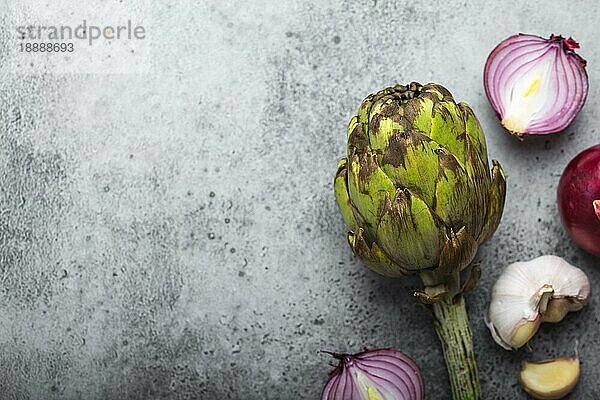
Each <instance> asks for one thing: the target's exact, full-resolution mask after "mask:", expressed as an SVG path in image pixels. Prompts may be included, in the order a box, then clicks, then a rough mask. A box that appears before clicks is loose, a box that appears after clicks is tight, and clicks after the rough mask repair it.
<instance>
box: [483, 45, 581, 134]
mask: <svg viewBox="0 0 600 400" xmlns="http://www.w3.org/2000/svg"><path fill="white" fill-rule="evenodd" d="M578 48H579V44H578V43H577V42H576V41H575V40H573V39H572V38H570V37H569V38H568V39H565V38H563V37H562V36H555V35H550V38H549V39H546V38H543V37H540V36H535V35H526V34H522V33H520V34H518V35H514V36H511V37H509V38H508V39H506V40H504V41H502V42H501V43H500V44H499V45H498V46H496V48H495V49H494V50H493V51H492V53H491V54H490V55H489V56H488V59H487V61H486V63H485V69H484V72H483V83H484V86H485V93H486V94H487V97H488V99H489V101H490V103H491V104H492V107H493V108H494V110H495V111H496V114H497V115H498V117H499V118H500V120H501V121H502V125H503V126H504V127H505V128H506V129H507V130H508V131H509V132H511V133H513V134H515V135H518V136H523V135H544V134H548V133H555V132H559V131H562V130H563V129H565V128H566V127H567V126H569V124H570V123H571V122H573V119H574V118H575V116H576V115H577V113H578V112H579V111H580V110H581V107H583V103H585V99H586V97H587V93H588V77H587V73H586V71H585V65H586V61H585V60H584V59H583V58H581V57H580V56H579V55H578V54H576V53H575V49H578Z"/></svg>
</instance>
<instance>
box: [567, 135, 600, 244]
mask: <svg viewBox="0 0 600 400" xmlns="http://www.w3.org/2000/svg"><path fill="white" fill-rule="evenodd" d="M558 210H559V212H560V218H561V220H562V223H563V226H564V227H565V229H566V230H567V232H568V233H569V236H571V238H572V239H573V240H574V241H575V243H577V244H578V245H579V246H581V247H582V248H583V249H584V250H586V251H588V252H590V253H592V254H594V255H597V256H600V144H598V145H596V146H592V147H590V148H589V149H587V150H584V151H583V152H581V153H579V154H578V155H577V156H576V157H575V158H574V159H573V160H571V162H570V163H569V165H567V168H565V170H564V172H563V174H562V176H561V178H560V182H559V183H558Z"/></svg>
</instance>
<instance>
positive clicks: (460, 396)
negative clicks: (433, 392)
mask: <svg viewBox="0 0 600 400" xmlns="http://www.w3.org/2000/svg"><path fill="white" fill-rule="evenodd" d="M433 313H434V316H435V320H434V324H435V331H436V333H437V335H438V337H439V338H440V341H441V342H442V348H443V351H444V358H445V359H446V367H447V368H448V374H449V375H450V386H451V387H452V398H453V399H454V400H477V399H479V398H480V397H481V388H480V386H479V372H478V371H477V364H476V362H475V354H474V351H473V337H472V334H471V329H470V328H469V318H468V316H467V309H466V307H465V300H464V299H463V296H462V295H460V294H459V295H457V296H456V297H455V298H454V301H451V300H447V301H439V302H437V303H435V304H433Z"/></svg>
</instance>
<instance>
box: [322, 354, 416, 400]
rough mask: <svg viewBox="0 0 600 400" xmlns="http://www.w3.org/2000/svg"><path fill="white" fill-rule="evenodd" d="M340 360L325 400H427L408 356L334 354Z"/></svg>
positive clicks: (328, 386)
mask: <svg viewBox="0 0 600 400" xmlns="http://www.w3.org/2000/svg"><path fill="white" fill-rule="evenodd" d="M330 354H332V355H333V356H334V357H335V358H337V359H339V360H340V363H339V364H338V366H337V367H336V368H335V369H334V370H333V371H331V373H330V374H329V380H328V381H327V384H326V385H325V388H324V389H323V394H322V395H321V400H371V399H379V400H423V398H424V391H423V378H422V377H421V372H420V371H419V367H417V365H416V364H415V362H414V361H413V360H411V359H410V358H409V357H408V356H407V355H405V354H403V353H401V352H399V351H396V350H394V349H376V350H365V351H363V352H362V353H358V354H354V355H350V354H338V353H330Z"/></svg>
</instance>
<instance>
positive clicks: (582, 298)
mask: <svg viewBox="0 0 600 400" xmlns="http://www.w3.org/2000/svg"><path fill="white" fill-rule="evenodd" d="M589 295H590V282H589V280H588V278H587V276H586V275H585V273H584V272H583V271H582V270H580V269H579V268H577V267H574V266H572V265H571V264H569V263H568V262H566V261H565V260H563V259H562V258H560V257H557V256H552V255H546V256H541V257H538V258H535V259H533V260H531V261H525V262H516V263H513V264H510V265H509V266H508V267H506V269H505V270H504V272H503V273H502V275H501V276H500V278H499V279H498V281H497V282H496V284H495V285H494V289H493V290H492V300H491V304H490V308H489V311H488V315H487V317H486V324H487V325H488V327H489V328H490V331H491V333H492V337H493V338H494V340H495V341H496V343H498V344H499V345H500V346H502V347H504V348H505V349H507V350H510V349H511V348H519V347H521V346H523V345H525V344H526V343H527V342H528V341H529V339H531V338H532V337H533V335H534V334H535V333H536V332H537V330H538V328H539V326H540V323H542V322H559V321H560V320H562V319H563V317H564V316H565V315H566V314H567V313H568V312H569V311H577V310H580V309H581V308H582V307H583V306H584V305H585V303H586V301H587V299H588V297H589Z"/></svg>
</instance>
